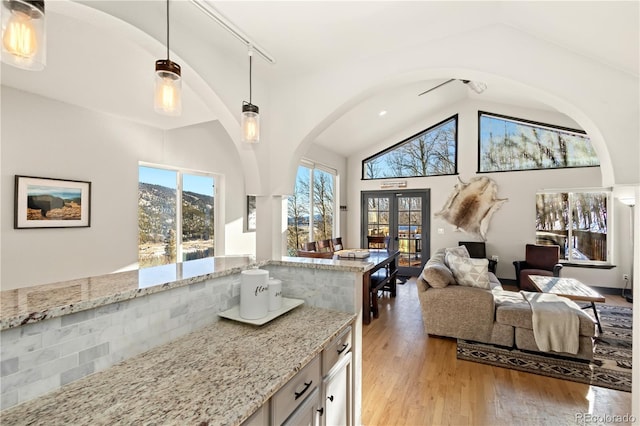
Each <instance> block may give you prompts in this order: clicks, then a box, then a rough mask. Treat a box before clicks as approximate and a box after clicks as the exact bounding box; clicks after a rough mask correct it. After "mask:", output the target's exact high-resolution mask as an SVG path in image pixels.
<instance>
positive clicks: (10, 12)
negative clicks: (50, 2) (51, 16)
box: [2, 0, 47, 71]
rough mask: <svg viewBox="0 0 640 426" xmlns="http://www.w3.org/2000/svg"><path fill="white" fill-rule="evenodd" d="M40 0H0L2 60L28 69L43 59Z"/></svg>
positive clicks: (41, 66)
mask: <svg viewBox="0 0 640 426" xmlns="http://www.w3.org/2000/svg"><path fill="white" fill-rule="evenodd" d="M44 17H45V15H44V0H2V62H4V63H6V64H9V65H13V66H15V67H18V68H22V69H25V70H32V71H40V70H43V69H44V67H45V65H46V62H47V49H46V47H47V45H46V40H45V19H44Z"/></svg>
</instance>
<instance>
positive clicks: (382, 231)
mask: <svg viewBox="0 0 640 426" xmlns="http://www.w3.org/2000/svg"><path fill="white" fill-rule="evenodd" d="M367 206H368V211H367V221H368V226H367V235H384V236H386V235H389V199H388V198H375V197H372V198H369V201H368V203H367Z"/></svg>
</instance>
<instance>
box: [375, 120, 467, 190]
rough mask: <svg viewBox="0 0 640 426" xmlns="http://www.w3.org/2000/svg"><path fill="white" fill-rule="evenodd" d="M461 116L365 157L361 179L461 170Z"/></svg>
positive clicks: (434, 173)
mask: <svg viewBox="0 0 640 426" xmlns="http://www.w3.org/2000/svg"><path fill="white" fill-rule="evenodd" d="M457 149H458V116H457V115H454V116H453V117H451V118H448V119H446V120H444V121H442V122H440V123H438V124H436V125H435V126H433V127H430V128H428V129H426V130H423V131H422V132H420V133H418V134H416V135H413V136H411V137H410V138H408V139H405V140H403V141H402V142H399V143H397V144H395V145H394V146H392V147H390V148H388V149H386V150H385V151H382V152H380V153H378V154H376V155H373V156H371V157H369V158H366V159H364V160H363V161H362V179H365V180H367V179H382V178H398V177H419V176H440V175H453V174H456V173H457V171H458V164H457V162H458V157H457V155H458V153H457Z"/></svg>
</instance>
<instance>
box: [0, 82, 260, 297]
mask: <svg viewBox="0 0 640 426" xmlns="http://www.w3.org/2000/svg"><path fill="white" fill-rule="evenodd" d="M1 147H2V163H1V167H2V168H1V171H2V179H1V186H0V189H1V198H2V208H1V210H2V219H3V220H2V224H1V230H2V259H1V262H2V276H1V288H2V290H7V289H12V288H18V287H27V286H31V285H36V284H44V283H50V282H56V281H63V280H69V279H73V278H79V277H86V276H93V275H100V274H105V273H111V272H114V271H116V270H120V269H123V268H130V267H132V265H135V263H136V262H137V244H138V241H137V235H138V224H137V214H138V213H137V198H138V161H145V162H151V163H157V164H166V165H170V166H179V167H184V168H189V169H195V170H202V171H208V172H212V173H220V174H222V175H224V178H225V179H224V180H225V182H226V185H227V186H228V190H227V193H226V195H225V194H224V193H223V194H222V197H221V198H222V199H223V200H224V204H223V206H224V208H223V210H224V216H226V221H225V227H226V232H227V235H226V240H225V241H223V242H222V245H223V246H224V245H225V244H226V246H227V250H228V251H227V253H230V254H236V253H250V252H251V251H252V250H253V247H254V246H255V244H254V238H255V236H254V235H253V234H243V233H242V228H243V227H242V217H243V216H242V212H243V211H244V204H243V203H244V199H245V197H244V190H243V188H244V179H243V176H242V172H241V171H240V170H238V169H237V167H236V165H237V164H238V159H237V158H236V156H237V150H236V149H235V147H234V145H233V143H232V142H231V141H230V139H229V137H228V136H227V135H226V133H225V132H224V130H222V128H221V126H220V125H219V124H218V123H215V122H214V123H205V124H201V125H196V126H191V127H188V128H184V129H180V130H175V131H171V132H169V133H167V134H166V135H165V134H164V133H163V132H162V131H160V130H158V129H154V128H151V127H147V126H144V125H140V124H136V123H132V122H129V121H127V120H123V119H120V118H116V117H112V116H108V115H105V114H102V113H96V112H93V111H89V110H86V109H83V108H78V107H75V106H72V105H69V104H64V103H61V102H57V101H53V100H51V99H47V98H43V97H40V96H36V95H32V94H29V93H26V92H21V91H17V90H15V89H12V88H9V87H5V86H2V145H1ZM14 175H26V176H39V177H53V178H61V179H74V180H83V181H90V182H91V185H92V186H91V190H92V203H91V227H89V228H66V229H13V208H14V188H13V187H14Z"/></svg>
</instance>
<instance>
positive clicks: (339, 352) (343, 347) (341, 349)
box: [338, 343, 349, 354]
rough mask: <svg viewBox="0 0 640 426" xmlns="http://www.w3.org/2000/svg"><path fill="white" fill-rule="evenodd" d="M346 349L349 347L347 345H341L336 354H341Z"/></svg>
mask: <svg viewBox="0 0 640 426" xmlns="http://www.w3.org/2000/svg"><path fill="white" fill-rule="evenodd" d="M348 347H349V344H348V343H345V344H344V345H342V348H340V349H338V354H341V353H342V352H344V351H346V350H347V348H348Z"/></svg>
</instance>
